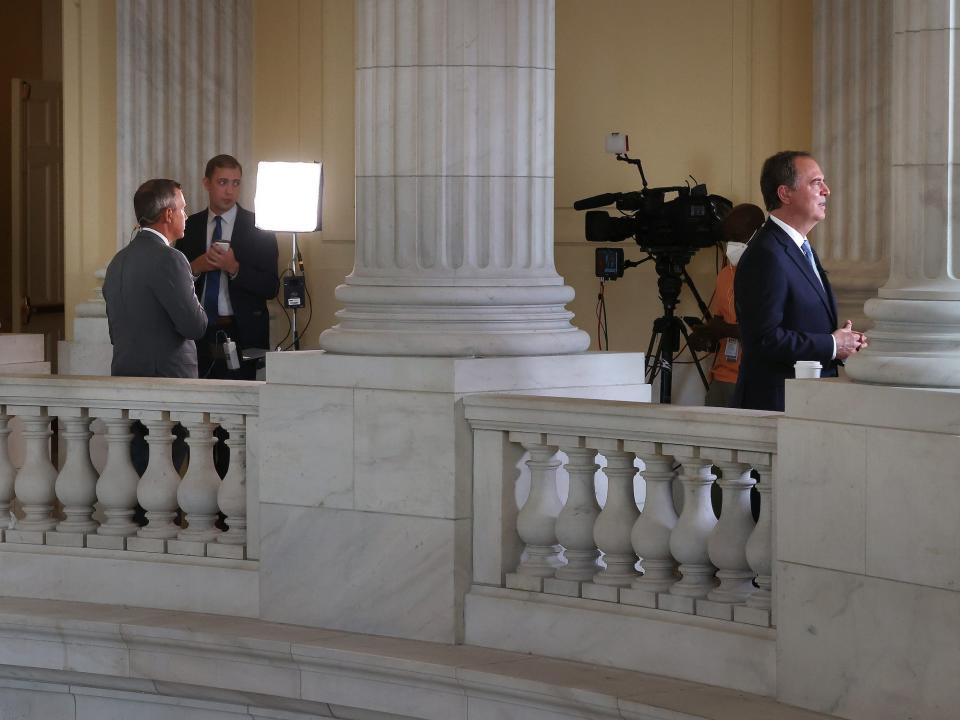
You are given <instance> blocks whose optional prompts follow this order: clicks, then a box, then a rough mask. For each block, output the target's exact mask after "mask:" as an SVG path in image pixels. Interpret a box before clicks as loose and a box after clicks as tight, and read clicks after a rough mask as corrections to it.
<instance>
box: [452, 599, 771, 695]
mask: <svg viewBox="0 0 960 720" xmlns="http://www.w3.org/2000/svg"><path fill="white" fill-rule="evenodd" d="M602 604H603V605H604V606H605V607H604V609H603V610H602V611H597V610H596V609H594V608H595V606H594V607H591V606H592V605H593V602H592V601H584V600H570V601H564V603H563V604H559V603H558V604H552V603H546V602H537V603H533V602H526V601H525V600H523V599H521V598H519V597H516V596H513V597H511V596H510V594H509V593H504V592H503V591H499V592H498V591H495V590H491V591H485V592H484V591H480V592H478V591H477V590H476V588H474V590H472V591H471V592H470V593H469V594H468V595H467V598H466V611H465V616H466V635H465V637H466V642H467V643H468V644H470V645H481V646H484V647H493V648H499V649H501V650H513V651H516V652H528V653H534V654H536V655H546V656H548V657H555V658H564V659H569V660H577V661H579V662H588V663H595V664H598V665H609V666H613V667H618V668H626V669H630V670H637V671H639V672H647V673H654V674H657V675H665V676H668V677H673V678H679V679H684V680H692V681H694V682H700V683H706V684H708V685H719V686H722V687H727V688H734V689H737V690H743V691H746V692H752V693H757V694H760V695H773V694H774V693H775V692H776V678H777V673H776V672H775V665H776V658H775V643H774V640H773V634H772V632H769V631H767V630H761V629H758V628H748V627H743V628H737V629H736V630H734V629H733V628H731V627H730V624H729V623H723V622H721V621H713V620H705V619H704V618H696V617H694V618H687V617H679V614H677V615H678V617H676V618H673V617H671V618H665V617H664V615H673V613H663V612H659V611H646V610H642V609H635V608H629V609H628V608H623V607H617V606H615V605H610V604H609V603H602ZM664 647H669V648H671V649H672V650H671V652H664V651H663V648H664Z"/></svg>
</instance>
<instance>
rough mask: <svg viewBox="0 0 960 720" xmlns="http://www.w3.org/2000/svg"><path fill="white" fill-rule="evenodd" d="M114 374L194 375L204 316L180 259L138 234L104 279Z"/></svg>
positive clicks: (143, 233) (187, 268)
mask: <svg viewBox="0 0 960 720" xmlns="http://www.w3.org/2000/svg"><path fill="white" fill-rule="evenodd" d="M103 299H104V300H105V301H106V303H107V322H108V325H109V328H110V342H112V343H113V361H112V363H111V365H110V372H111V374H113V375H134V376H138V377H186V378H195V377H197V348H196V344H195V343H194V340H197V339H199V338H201V337H203V334H204V332H205V331H206V329H207V316H206V313H204V311H203V308H202V307H201V306H200V303H199V302H197V297H196V295H194V293H193V275H192V273H191V272H190V264H189V263H188V262H187V261H186V259H185V258H184V257H183V255H182V254H181V253H179V252H177V251H176V250H175V249H174V248H172V247H170V246H169V245H167V244H166V243H165V242H164V240H163V238H161V237H159V236H158V235H156V234H155V233H152V232H147V231H145V230H141V231H140V232H139V233H137V235H136V236H135V237H134V238H133V240H131V241H130V244H129V245H127V246H126V247H125V248H123V249H122V250H121V251H120V252H118V253H117V254H116V255H115V256H114V257H113V260H111V261H110V265H109V266H108V267H107V276H106V279H104V281H103Z"/></svg>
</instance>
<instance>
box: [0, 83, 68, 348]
mask: <svg viewBox="0 0 960 720" xmlns="http://www.w3.org/2000/svg"><path fill="white" fill-rule="evenodd" d="M11 92H12V109H13V118H12V126H13V132H12V143H13V147H12V152H11V158H12V165H13V167H12V170H13V172H12V181H13V197H12V213H11V215H12V217H11V220H12V227H11V239H12V243H11V245H12V254H13V256H12V258H11V260H12V263H11V267H12V268H13V273H12V276H13V277H12V282H11V290H12V293H13V307H14V312H13V330H14V331H15V332H36V333H43V334H44V335H45V336H46V343H45V346H46V357H47V359H48V360H50V361H51V362H52V363H54V365H55V363H56V349H57V341H58V340H62V339H63V337H64V306H63V301H64V296H63V270H64V268H63V110H62V88H61V84H60V83H57V82H42V81H35V80H22V79H19V78H14V79H13V80H12V83H11Z"/></svg>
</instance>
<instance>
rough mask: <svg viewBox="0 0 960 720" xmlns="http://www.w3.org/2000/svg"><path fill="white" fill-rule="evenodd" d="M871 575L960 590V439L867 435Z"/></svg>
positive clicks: (882, 432)
mask: <svg viewBox="0 0 960 720" xmlns="http://www.w3.org/2000/svg"><path fill="white" fill-rule="evenodd" d="M866 456H867V485H866V487H867V506H866V572H867V574H868V575H872V576H876V577H883V578H889V579H891V580H900V581H902V582H910V583H918V584H921V585H931V586H933V587H939V588H944V589H947V590H960V552H958V549H960V523H958V522H957V518H958V517H960V484H958V483H957V469H958V468H960V437H957V436H956V435H946V434H944V435H934V434H930V433H916V432H906V431H902V430H886V429H881V428H869V429H868V430H867V455H866Z"/></svg>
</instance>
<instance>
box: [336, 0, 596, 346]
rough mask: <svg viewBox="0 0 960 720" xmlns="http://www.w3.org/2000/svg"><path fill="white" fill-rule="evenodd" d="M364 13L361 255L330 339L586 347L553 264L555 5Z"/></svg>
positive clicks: (373, 5) (490, 1)
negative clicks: (573, 319) (568, 308)
mask: <svg viewBox="0 0 960 720" xmlns="http://www.w3.org/2000/svg"><path fill="white" fill-rule="evenodd" d="M356 8H357V10H356V12H357V23H356V27H357V39H356V41H357V73H356V116H357V169H356V173H357V236H356V254H355V263H354V269H353V272H352V273H351V274H350V275H349V276H348V277H347V278H346V280H345V282H344V284H343V285H341V286H340V287H338V288H337V291H336V297H337V299H338V300H339V301H340V302H341V303H343V305H344V307H343V309H342V310H340V311H339V312H338V313H337V317H338V318H339V324H338V325H337V326H336V327H334V328H331V329H329V330H326V331H325V332H324V333H323V334H322V335H321V337H320V345H321V347H323V348H324V349H325V350H328V351H330V352H334V353H345V354H358V355H435V356H451V357H455V356H474V355H556V354H565V353H572V352H580V351H583V350H586V349H587V347H588V345H589V337H588V336H587V334H586V333H584V332H582V331H580V330H577V329H576V328H574V327H573V326H572V325H571V324H570V319H571V317H572V313H570V312H569V311H567V310H566V309H565V305H566V303H568V302H570V300H572V299H573V290H572V288H570V287H568V286H566V285H564V281H563V279H562V278H561V277H560V276H559V275H558V274H557V272H556V268H555V266H554V259H553V172H554V162H553V138H554V124H553V113H554V3H553V0H497V1H494V0H429V2H428V1H427V0H419V1H416V2H409V1H406V2H401V1H400V0H358V1H357V3H356Z"/></svg>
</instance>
